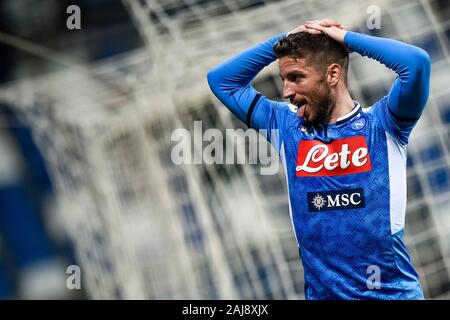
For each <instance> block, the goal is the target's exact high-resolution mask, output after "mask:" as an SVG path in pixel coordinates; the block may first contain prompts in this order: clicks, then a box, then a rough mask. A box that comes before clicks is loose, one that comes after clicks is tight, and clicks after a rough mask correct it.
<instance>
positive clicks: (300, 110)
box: [297, 103, 308, 118]
mask: <svg viewBox="0 0 450 320" xmlns="http://www.w3.org/2000/svg"><path fill="white" fill-rule="evenodd" d="M307 107H308V104H307V103H304V104H302V105H299V106H298V109H297V115H298V116H299V117H300V118H303V117H304V116H305V110H306V108H307Z"/></svg>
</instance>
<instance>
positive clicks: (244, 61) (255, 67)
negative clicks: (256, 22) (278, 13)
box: [207, 34, 290, 144]
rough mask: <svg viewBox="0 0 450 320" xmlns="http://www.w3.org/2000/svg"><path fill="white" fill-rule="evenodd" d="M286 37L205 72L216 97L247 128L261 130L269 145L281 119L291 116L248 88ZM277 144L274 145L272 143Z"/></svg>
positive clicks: (281, 105)
mask: <svg viewBox="0 0 450 320" xmlns="http://www.w3.org/2000/svg"><path fill="white" fill-rule="evenodd" d="M284 35H285V34H281V35H278V36H276V37H273V38H271V39H269V40H267V41H265V42H262V43H259V44H257V45H256V46H254V47H252V48H250V49H248V50H246V51H244V52H242V53H240V54H238V55H237V56H235V57H233V58H231V59H230V60H228V61H226V62H224V63H223V64H221V65H219V66H217V67H215V68H214V69H212V70H211V71H210V72H208V76H207V80H208V84H209V86H210V88H211V91H212V92H213V93H214V94H215V96H216V97H217V98H218V99H219V100H220V101H221V102H222V103H223V104H224V105H225V106H226V107H227V108H228V109H230V111H231V112H232V113H233V114H234V115H235V116H237V117H238V118H239V119H240V120H241V121H242V122H244V123H246V124H247V126H248V127H252V128H254V129H257V130H261V129H263V131H264V132H263V133H266V134H265V136H266V138H267V139H268V140H269V142H272V143H274V142H276V141H272V140H273V137H272V132H273V130H274V129H280V123H281V122H282V121H280V118H283V117H285V116H286V113H287V112H290V110H289V107H288V104H287V103H283V102H276V101H272V100H269V99H267V98H266V97H265V96H263V95H261V94H260V93H259V92H258V91H256V89H255V88H254V87H253V86H252V85H251V82H252V80H253V79H254V78H255V77H256V75H257V74H258V73H259V72H260V71H261V70H262V69H263V68H264V67H266V66H267V65H269V64H270V63H272V62H273V61H275V60H276V59H277V57H276V55H275V53H274V51H273V46H274V45H275V43H276V42H278V41H279V40H280V39H281V38H282V37H283V36H284ZM275 144H277V143H275Z"/></svg>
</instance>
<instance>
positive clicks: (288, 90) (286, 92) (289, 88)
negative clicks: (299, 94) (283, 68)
mask: <svg viewBox="0 0 450 320" xmlns="http://www.w3.org/2000/svg"><path fill="white" fill-rule="evenodd" d="M294 96H295V91H294V88H293V84H292V83H291V82H290V81H286V80H284V82H283V97H284V98H285V99H291V98H293V97H294Z"/></svg>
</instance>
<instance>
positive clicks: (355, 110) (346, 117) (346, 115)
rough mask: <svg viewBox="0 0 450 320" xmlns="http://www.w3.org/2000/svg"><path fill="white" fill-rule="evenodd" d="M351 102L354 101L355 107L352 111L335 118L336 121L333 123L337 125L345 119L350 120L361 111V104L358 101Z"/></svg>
mask: <svg viewBox="0 0 450 320" xmlns="http://www.w3.org/2000/svg"><path fill="white" fill-rule="evenodd" d="M353 102H354V103H355V107H354V108H353V109H352V111H350V112H349V113H347V114H345V115H343V116H342V117H339V118H337V121H336V122H335V123H334V124H335V125H339V124H341V123H344V122H346V121H347V120H350V119H351V118H353V117H354V116H356V115H357V114H358V113H359V112H360V111H361V106H360V105H359V102H358V101H353Z"/></svg>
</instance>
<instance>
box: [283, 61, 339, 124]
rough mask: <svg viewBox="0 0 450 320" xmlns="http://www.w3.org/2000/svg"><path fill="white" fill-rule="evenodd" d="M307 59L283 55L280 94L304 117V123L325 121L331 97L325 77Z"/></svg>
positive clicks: (331, 106)
mask: <svg viewBox="0 0 450 320" xmlns="http://www.w3.org/2000/svg"><path fill="white" fill-rule="evenodd" d="M307 60H308V59H305V58H293V57H289V56H286V57H282V58H281V59H280V77H281V80H282V81H283V96H284V98H285V99H289V100H290V102H291V103H292V104H293V105H296V106H297V107H298V110H297V115H298V116H299V117H302V118H304V120H305V126H307V127H310V126H313V125H318V124H323V123H327V122H328V121H329V120H330V117H331V113H332V111H333V108H334V104H335V103H334V101H335V100H334V97H333V95H332V94H331V89H330V87H329V86H328V83H327V81H326V76H325V75H323V74H321V73H319V72H317V71H316V69H314V67H313V66H311V65H310V64H308V63H307Z"/></svg>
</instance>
